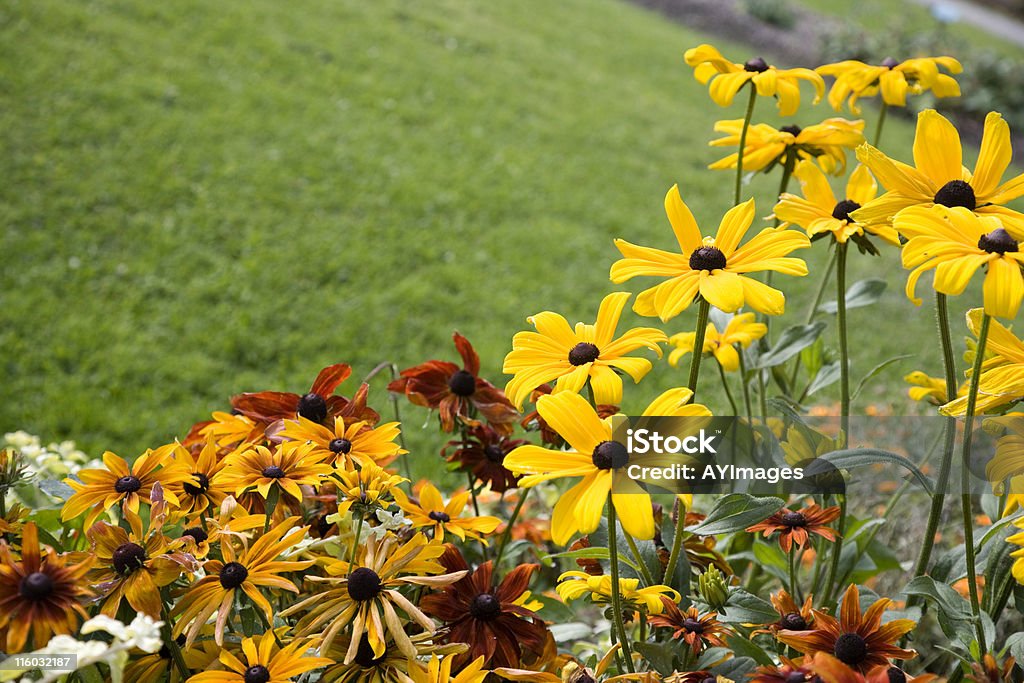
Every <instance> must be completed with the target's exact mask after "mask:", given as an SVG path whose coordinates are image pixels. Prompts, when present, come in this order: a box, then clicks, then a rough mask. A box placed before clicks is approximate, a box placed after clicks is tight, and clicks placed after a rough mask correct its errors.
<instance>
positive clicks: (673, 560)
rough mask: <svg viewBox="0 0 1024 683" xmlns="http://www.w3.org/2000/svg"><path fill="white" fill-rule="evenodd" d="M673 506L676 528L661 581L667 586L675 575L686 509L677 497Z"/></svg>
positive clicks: (681, 543)
mask: <svg viewBox="0 0 1024 683" xmlns="http://www.w3.org/2000/svg"><path fill="white" fill-rule="evenodd" d="M675 507H677V508H678V510H679V514H677V515H676V529H675V533H673V534H672V550H670V551H669V554H668V564H666V565H665V576H664V578H663V579H662V582H663V583H665V584H666V585H669V586H671V585H672V579H673V578H674V577H675V575H676V565H677V564H679V553H680V552H682V549H683V534H684V532H683V527H684V526H686V510H684V509H683V504H682V501H680V500H679V499H678V498H676V500H675Z"/></svg>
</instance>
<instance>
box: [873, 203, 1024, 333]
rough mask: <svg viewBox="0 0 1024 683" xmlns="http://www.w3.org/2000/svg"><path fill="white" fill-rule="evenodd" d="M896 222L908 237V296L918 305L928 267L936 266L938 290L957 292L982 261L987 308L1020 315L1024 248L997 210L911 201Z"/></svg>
mask: <svg viewBox="0 0 1024 683" xmlns="http://www.w3.org/2000/svg"><path fill="white" fill-rule="evenodd" d="M893 226H894V227H895V228H896V230H898V231H899V232H900V233H901V234H903V235H904V236H905V237H907V238H909V240H908V241H907V243H906V244H905V245H904V247H903V250H902V252H901V257H902V259H903V267H904V268H913V269H914V270H912V271H911V272H910V276H909V277H908V278H907V288H906V291H907V297H909V298H910V300H911V301H913V302H914V303H915V304H917V305H921V299H919V298H917V296H916V295H915V294H914V291H915V289H916V287H917V280H918V278H920V277H921V274H922V273H924V272H925V271H928V270H932V269H935V281H934V284H933V286H934V288H935V291H937V292H941V293H942V294H948V295H951V296H957V295H959V294H962V293H963V291H964V289H966V288H967V284H968V283H969V282H970V281H971V277H972V276H973V275H974V273H975V271H977V270H978V269H979V268H981V267H982V266H984V267H985V269H986V271H987V272H986V274H985V282H984V284H983V286H982V296H983V299H984V302H985V312H986V313H988V314H989V315H991V316H997V317H1000V318H1015V317H1016V316H1017V310H1018V309H1019V308H1020V302H1021V299H1024V276H1022V275H1021V266H1022V265H1024V254H1022V253H1021V252H1020V251H1018V248H1019V247H1018V243H1017V240H1015V239H1013V237H1011V236H1010V234H1009V233H1008V232H1007V231H1006V230H1005V229H1004V228H1003V225H1002V224H1001V223H1000V221H999V219H998V218H996V217H995V216H981V217H979V216H976V215H974V214H973V213H971V211H970V210H969V209H967V208H965V207H962V206H957V207H954V208H952V209H950V208H946V207H944V206H934V207H932V208H927V207H923V206H911V207H909V208H906V209H903V210H902V211H901V212H900V213H899V214H897V215H896V218H895V220H894V221H893Z"/></svg>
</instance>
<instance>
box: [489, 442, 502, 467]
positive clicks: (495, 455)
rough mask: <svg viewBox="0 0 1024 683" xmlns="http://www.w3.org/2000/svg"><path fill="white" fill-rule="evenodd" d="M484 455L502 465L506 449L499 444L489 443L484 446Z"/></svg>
mask: <svg viewBox="0 0 1024 683" xmlns="http://www.w3.org/2000/svg"><path fill="white" fill-rule="evenodd" d="M484 457H486V458H487V459H488V460H490V461H491V462H494V463H498V464H499V465H500V464H501V463H503V462H505V451H504V450H503V449H502V447H501V446H499V445H497V444H493V443H492V444H488V445H486V446H484Z"/></svg>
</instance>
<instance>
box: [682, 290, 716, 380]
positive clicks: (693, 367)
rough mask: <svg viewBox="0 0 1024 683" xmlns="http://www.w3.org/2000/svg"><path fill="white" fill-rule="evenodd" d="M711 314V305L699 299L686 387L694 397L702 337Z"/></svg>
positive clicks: (701, 351)
mask: <svg viewBox="0 0 1024 683" xmlns="http://www.w3.org/2000/svg"><path fill="white" fill-rule="evenodd" d="M710 313H711V304H709V303H708V302H707V300H706V299H704V298H701V300H700V304H699V307H698V309H697V329H696V330H695V331H694V338H693V357H692V358H691V359H690V378H689V380H687V382H686V386H687V387H689V389H690V391H692V392H693V393H694V395H696V393H697V378H698V377H699V376H700V360H701V357H702V356H703V355H704V336H705V333H706V332H707V328H708V315H710Z"/></svg>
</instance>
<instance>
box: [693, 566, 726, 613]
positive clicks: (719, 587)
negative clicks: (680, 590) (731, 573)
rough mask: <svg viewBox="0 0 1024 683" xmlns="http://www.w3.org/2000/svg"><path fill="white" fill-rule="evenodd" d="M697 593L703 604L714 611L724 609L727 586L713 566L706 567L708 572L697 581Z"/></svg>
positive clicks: (720, 573)
mask: <svg viewBox="0 0 1024 683" xmlns="http://www.w3.org/2000/svg"><path fill="white" fill-rule="evenodd" d="M697 592H698V593H699V594H700V597H701V598H703V600H704V602H706V603H707V604H708V606H710V607H711V609H713V610H716V611H717V610H721V609H722V608H723V607H725V603H726V602H727V601H728V600H729V585H728V584H727V583H726V581H725V577H724V576H722V572H720V571H718V567H716V566H715V565H711V566H710V567H708V570H707V571H706V572H704V573H703V574H701V575H700V577H699V578H698V579H697Z"/></svg>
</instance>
